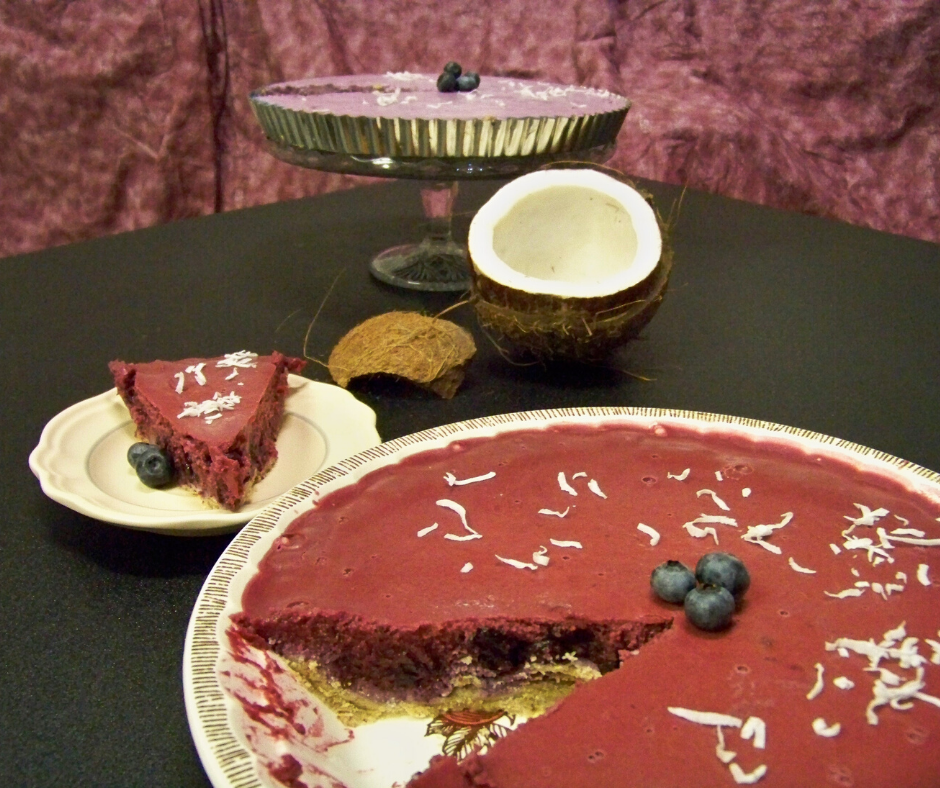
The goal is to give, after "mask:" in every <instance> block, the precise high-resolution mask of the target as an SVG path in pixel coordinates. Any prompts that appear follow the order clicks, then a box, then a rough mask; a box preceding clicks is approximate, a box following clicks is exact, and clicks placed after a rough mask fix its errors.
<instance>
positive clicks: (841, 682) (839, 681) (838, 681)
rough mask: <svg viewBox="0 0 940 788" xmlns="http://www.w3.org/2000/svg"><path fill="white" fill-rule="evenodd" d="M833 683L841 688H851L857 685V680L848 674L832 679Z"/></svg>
mask: <svg viewBox="0 0 940 788" xmlns="http://www.w3.org/2000/svg"><path fill="white" fill-rule="evenodd" d="M832 683H833V684H834V685H835V686H836V687H838V688H839V689H840V690H850V689H852V687H854V686H855V682H854V681H852V679H850V678H848V677H847V676H838V677H836V678H834V679H833V680H832Z"/></svg>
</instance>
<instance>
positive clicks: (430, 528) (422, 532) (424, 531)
mask: <svg viewBox="0 0 940 788" xmlns="http://www.w3.org/2000/svg"><path fill="white" fill-rule="evenodd" d="M436 528H437V523H434V525H429V526H428V527H427V528H422V529H421V530H420V531H418V536H419V537H422V536H427V535H428V534H429V533H431V531H433V530H435V529H436Z"/></svg>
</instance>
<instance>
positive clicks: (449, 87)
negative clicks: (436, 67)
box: [437, 60, 480, 93]
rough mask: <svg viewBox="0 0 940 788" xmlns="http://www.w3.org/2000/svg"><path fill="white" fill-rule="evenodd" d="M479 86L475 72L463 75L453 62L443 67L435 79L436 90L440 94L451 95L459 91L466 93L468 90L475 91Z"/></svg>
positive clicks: (457, 65) (461, 70) (477, 75)
mask: <svg viewBox="0 0 940 788" xmlns="http://www.w3.org/2000/svg"><path fill="white" fill-rule="evenodd" d="M479 86H480V75H479V74H477V73H476V72H475V71H468V72H467V73H466V74H464V73H463V69H462V68H461V67H460V63H455V62H454V61H453V60H452V61H451V62H450V63H448V64H447V65H446V66H444V70H443V71H442V72H441V75H440V76H439V77H438V78H437V89H438V90H439V91H441V93H453V92H454V91H455V90H460V91H463V92H464V93H466V92H467V91H470V90H476V89H477V88H478V87H479Z"/></svg>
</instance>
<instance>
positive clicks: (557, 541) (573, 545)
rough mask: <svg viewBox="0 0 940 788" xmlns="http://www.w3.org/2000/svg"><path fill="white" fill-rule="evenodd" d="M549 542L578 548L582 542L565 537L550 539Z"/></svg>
mask: <svg viewBox="0 0 940 788" xmlns="http://www.w3.org/2000/svg"><path fill="white" fill-rule="evenodd" d="M548 542H549V544H553V545H555V547H574V548H575V549H576V550H580V549H581V543H580V542H575V541H565V540H563V539H549V540H548Z"/></svg>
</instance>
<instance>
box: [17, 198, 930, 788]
mask: <svg viewBox="0 0 940 788" xmlns="http://www.w3.org/2000/svg"><path fill="white" fill-rule="evenodd" d="M498 186H499V183H498V182H493V183H478V184H469V185H467V186H461V196H460V200H459V202H458V206H457V211H458V212H459V214H460V215H459V216H458V217H457V222H456V225H457V230H456V232H457V235H458V237H460V236H461V234H462V235H463V237H465V233H466V225H467V223H468V222H469V218H470V216H471V215H472V212H473V210H474V209H475V208H476V207H478V206H479V205H480V204H482V202H483V201H484V200H485V199H486V197H487V196H488V195H489V194H490V193H492V191H494V190H495V189H496V188H497V187H498ZM644 186H646V187H648V188H649V189H650V190H651V191H652V192H653V194H654V196H655V197H656V199H657V201H658V204H659V205H660V207H661V208H662V210H663V211H664V212H668V210H669V207H670V206H671V205H672V203H673V201H675V200H676V199H677V198H678V197H679V190H678V189H676V188H673V187H667V186H663V185H659V184H644ZM420 217H421V208H420V199H419V194H418V186H417V184H414V183H408V182H388V183H382V184H379V185H376V186H369V187H366V188H362V189H357V190H353V191H349V192H342V193H336V194H331V195H328V196H324V197H320V198H316V199H307V200H299V201H295V202H287V203H281V204H277V205H270V206H265V207H260V208H253V209H250V210H244V211H237V212H233V213H228V214H222V215H216V216H211V217H206V218H202V219H195V220H190V221H181V222H177V223H174V224H170V225H166V226H162V227H157V228H153V229H148V230H142V231H138V232H133V233H127V234H123V235H118V236H114V237H110V238H104V239H100V240H96V241H91V242H86V243H81V244H75V245H72V246H64V247H59V248H54V249H49V250H46V251H43V252H39V253H35V254H30V255H23V256H19V257H13V258H8V259H5V260H0V283H2V284H0V321H2V327H3V331H2V341H0V358H2V359H3V362H4V363H3V370H4V374H3V375H2V383H0V386H2V391H3V398H2V403H3V411H2V412H3V419H2V423H3V430H4V436H3V437H4V440H3V447H4V450H3V452H2V453H0V463H2V474H0V485H2V491H3V495H2V501H3V507H4V511H3V518H2V525H0V567H2V574H0V615H2V618H0V621H2V624H3V633H2V635H0V638H2V647H0V666H2V675H0V682H2V687H3V692H2V696H3V702H2V703H0V784H3V785H5V786H7V785H9V786H14V785H16V786H19V785H30V786H53V785H68V786H112V785H113V786H166V787H167V788H169V787H170V786H172V788H188V787H190V786H202V787H204V786H207V785H208V784H209V783H208V779H207V778H206V776H205V773H204V772H203V770H202V767H201V765H200V762H199V759H198V757H197V754H196V751H195V748H194V745H193V743H192V739H191V737H190V733H189V729H188V726H187V722H186V716H185V709H184V705H183V692H182V680H181V664H182V657H183V640H184V635H185V632H186V626H187V622H188V619H189V615H190V612H191V609H192V606H193V603H194V601H195V599H196V596H197V594H198V592H199V589H200V587H201V585H202V583H203V581H204V579H205V577H206V575H207V574H208V572H209V571H210V569H211V568H212V566H213V564H214V562H215V560H216V559H217V558H218V556H219V555H220V554H221V552H222V551H223V550H224V549H225V547H226V545H227V544H228V542H229V540H230V538H231V537H230V536H223V537H219V536H215V537H201V538H179V537H171V536H165V535H154V534H149V533H144V532H136V531H132V530H128V529H125V528H120V527H116V526H113V525H106V524H104V523H100V522H96V521H94V520H91V519H89V518H87V517H84V516H82V515H79V514H76V513H74V512H72V511H71V510H69V509H67V508H64V507H63V506H60V505H59V504H57V503H54V502H53V501H51V500H49V499H47V498H46V497H45V496H44V495H43V494H42V492H41V490H40V487H39V484H38V483H37V481H36V479H35V478H34V477H33V476H32V474H31V473H30V472H29V469H28V467H27V456H28V454H29V452H30V451H31V450H32V448H33V447H34V446H35V445H36V443H37V441H38V440H39V435H40V432H41V431H42V428H43V426H44V425H45V423H46V422H47V421H48V420H49V419H50V418H52V417H53V416H54V415H55V414H56V413H58V412H59V411H61V410H62V409H63V408H65V407H67V406H68V405H71V404H72V403H75V402H77V401H79V400H82V399H85V398H87V397H90V396H92V395H95V394H97V393H99V392H102V391H105V390H107V389H108V388H110V387H111V385H112V382H111V380H110V378H109V375H108V371H107V363H108V361H110V360H111V359H114V358H124V359H127V360H137V361H146V360H151V359H154V358H183V357H186V356H193V355H202V356H212V355H218V354H221V353H224V352H231V351H233V350H240V349H242V348H247V349H251V350H255V351H257V352H268V351H270V350H272V349H278V350H281V351H283V352H286V353H290V354H294V355H300V354H302V353H303V352H304V339H305V336H306V335H307V333H308V327H310V324H311V321H312V320H313V318H314V315H316V316H317V318H316V321H315V322H314V323H313V326H312V329H311V330H310V331H309V340H308V342H307V346H306V354H307V355H308V356H310V357H311V358H313V359H319V360H320V361H326V359H327V357H328V355H329V352H330V350H331V349H332V347H333V345H335V343H336V342H337V341H338V340H339V339H340V337H341V336H342V335H343V334H344V333H345V332H346V331H348V330H349V329H351V328H352V327H353V326H354V325H356V324H357V323H359V322H361V321H362V320H364V319H366V318H368V317H370V316H372V315H375V314H378V313H380V312H385V311H390V310H393V309H410V310H419V311H423V312H425V313H429V314H435V313H437V312H439V311H440V310H442V309H445V308H446V307H448V306H449V305H451V304H453V303H454V302H455V301H456V300H457V297H455V296H451V295H442V294H422V293H415V292H411V291H404V290H396V289H393V288H390V287H387V286H385V285H383V284H381V283H379V282H377V281H375V280H374V279H372V278H371V277H370V275H369V273H368V270H367V262H368V260H369V259H370V258H371V256H372V255H374V254H375V253H377V252H379V251H381V250H382V249H384V248H386V247H389V246H392V245H395V244H400V243H404V242H407V241H409V240H414V239H416V238H418V237H420V233H421V227H420V221H421V220H420ZM673 242H674V247H675V267H674V271H673V277H672V283H671V286H670V290H669V292H668V294H667V296H666V299H665V301H664V302H663V304H662V307H661V309H660V311H659V313H658V314H657V315H656V317H655V318H654V319H653V321H652V323H651V324H650V325H649V326H648V327H647V329H646V330H645V331H644V333H643V335H642V336H641V338H640V339H639V340H637V341H635V342H634V343H632V344H631V345H629V346H628V347H626V348H624V349H622V350H621V351H620V352H619V353H617V354H616V355H615V356H614V357H613V358H612V359H610V360H609V362H608V363H607V364H606V365H604V366H602V367H585V366H577V365H562V364H554V365H535V366H516V365H512V364H510V363H507V361H506V360H505V359H504V358H503V357H502V356H501V355H500V354H499V353H498V352H497V350H496V349H495V347H494V346H493V344H492V343H491V341H490V340H489V339H488V338H487V337H486V336H485V335H484V334H483V333H482V332H481V331H480V330H479V328H478V327H477V326H476V324H475V319H474V317H473V313H472V311H471V310H470V308H469V307H468V306H461V307H458V308H457V309H455V310H454V311H452V312H450V313H448V318H450V319H453V320H454V321H455V322H458V323H460V324H462V325H464V326H465V327H467V328H469V329H470V330H471V331H472V332H473V333H474V336H475V338H476V341H477V345H478V348H479V350H478V354H477V356H476V358H475V359H474V361H473V362H472V364H471V366H470V368H469V370H468V374H467V378H466V381H465V383H464V385H463V387H462V388H461V389H460V391H459V392H458V394H457V396H456V397H455V398H454V399H452V400H441V399H438V398H437V397H435V396H434V395H431V394H427V393H425V392H423V391H420V390H417V389H413V388H411V387H410V386H408V385H406V384H396V383H390V382H387V381H386V382H373V383H370V384H368V385H360V386H359V387H357V388H356V389H355V393H356V395H357V396H358V397H359V398H360V399H362V400H363V401H364V402H366V403H367V404H369V405H370V406H371V407H372V408H374V410H375V411H376V413H377V415H378V429H379V432H380V434H381V435H382V437H383V438H386V439H387V438H394V437H398V436H401V435H404V434H407V433H410V432H415V431H417V430H421V429H424V428H427V427H431V426H435V425H439V424H443V423H447V422H452V421H459V420H463V419H467V418H472V417H477V416H484V415H492V414H495V413H501V412H510V411H518V410H528V409H535V408H551V407H562V406H587V405H636V406H655V407H665V408H681V409H688V410H696V411H707V412H716V413H725V414H731V415H736V416H746V417H752V418H756V419H763V420H766V421H773V422H778V423H783V424H789V425H793V426H797V427H803V428H806V429H810V430H815V431H817V432H822V433H826V434H829V435H834V436H836V437H840V438H845V439H849V440H852V441H855V442H857V443H860V444H863V445H868V446H872V447H875V448H877V449H881V450H882V451H885V452H888V453H889V454H893V455H896V456H900V457H903V458H905V459H907V460H910V461H912V462H915V463H918V464H920V465H924V466H926V467H929V468H932V469H935V470H940V437H938V436H940V408H938V400H937V396H936V392H937V391H938V387H940V313H938V295H940V247H938V246H936V245H933V244H929V243H925V242H921V241H915V240H910V239H906V238H901V237H897V236H892V235H888V234H884V233H877V232H873V231H868V230H864V229H859V228H856V227H851V226H848V225H845V224H839V223H835V222H831V221H828V220H824V219H819V218H814V217H808V216H802V215H797V214H789V213H783V212H779V211H774V210H770V209H766V208H761V207H757V206H753V205H749V204H746V203H741V202H736V201H732V200H728V199H725V198H721V197H717V196H712V195H707V194H702V193H695V192H689V193H687V194H686V195H685V199H684V201H683V203H682V208H681V213H680V218H679V222H678V225H677V226H676V229H675V233H674V237H673ZM334 282H335V286H334V287H333V289H332V291H331V292H330V294H329V296H328V297H327V293H328V291H330V288H331V286H333V285H334ZM305 374H307V375H308V376H309V377H312V378H314V379H317V380H322V381H328V380H329V375H328V373H327V371H326V369H325V368H324V367H323V366H322V365H321V364H319V363H316V362H311V363H310V364H309V365H308V368H307V370H306V372H305Z"/></svg>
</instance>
